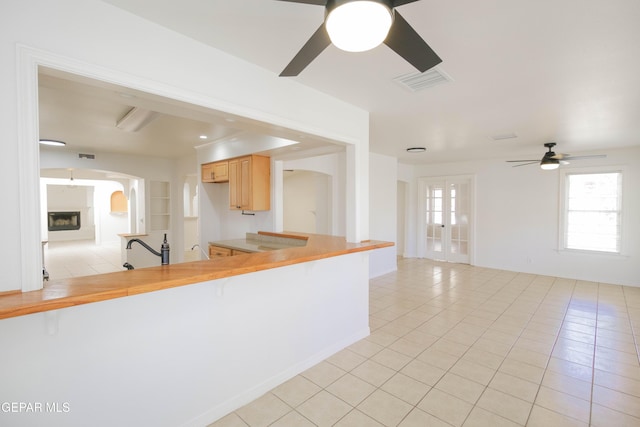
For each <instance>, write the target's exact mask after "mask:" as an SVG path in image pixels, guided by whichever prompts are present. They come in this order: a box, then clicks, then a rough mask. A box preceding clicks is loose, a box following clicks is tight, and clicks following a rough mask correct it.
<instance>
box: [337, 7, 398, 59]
mask: <svg viewBox="0 0 640 427" xmlns="http://www.w3.org/2000/svg"><path fill="white" fill-rule="evenodd" d="M392 22H393V12H392V11H391V9H389V8H388V7H387V6H385V5H384V4H382V3H378V2H375V1H367V0H357V1H353V2H349V3H345V4H343V5H340V6H338V7H336V8H335V9H333V10H332V11H331V12H329V15H328V16H327V19H326V28H327V33H329V38H330V39H331V43H333V44H334V45H335V46H336V47H337V48H338V49H342V50H346V51H347V52H364V51H366V50H370V49H373V48H374V47H376V46H378V45H379V44H380V43H382V42H383V41H384V39H385V38H387V34H389V28H391V23H392Z"/></svg>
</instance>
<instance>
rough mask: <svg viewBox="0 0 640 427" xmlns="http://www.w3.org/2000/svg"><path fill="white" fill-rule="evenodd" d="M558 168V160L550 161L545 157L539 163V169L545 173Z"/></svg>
mask: <svg viewBox="0 0 640 427" xmlns="http://www.w3.org/2000/svg"><path fill="white" fill-rule="evenodd" d="M559 166H560V160H558V159H552V158H550V157H547V156H545V157H544V158H543V159H542V161H541V162H540V168H541V169H543V170H546V171H551V170H554V169H558V167H559Z"/></svg>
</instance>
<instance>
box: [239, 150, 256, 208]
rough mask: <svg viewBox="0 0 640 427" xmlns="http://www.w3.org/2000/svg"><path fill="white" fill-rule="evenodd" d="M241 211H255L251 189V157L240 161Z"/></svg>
mask: <svg viewBox="0 0 640 427" xmlns="http://www.w3.org/2000/svg"><path fill="white" fill-rule="evenodd" d="M239 191H240V197H239V198H240V209H247V210H251V209H253V203H251V202H252V194H253V193H252V191H253V190H252V188H251V157H247V158H244V159H240V189H239Z"/></svg>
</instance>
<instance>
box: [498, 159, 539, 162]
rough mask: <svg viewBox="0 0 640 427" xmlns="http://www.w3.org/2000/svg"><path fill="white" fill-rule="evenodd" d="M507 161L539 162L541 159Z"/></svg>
mask: <svg viewBox="0 0 640 427" xmlns="http://www.w3.org/2000/svg"><path fill="white" fill-rule="evenodd" d="M505 161H506V162H539V161H540V160H531V159H529V160H505Z"/></svg>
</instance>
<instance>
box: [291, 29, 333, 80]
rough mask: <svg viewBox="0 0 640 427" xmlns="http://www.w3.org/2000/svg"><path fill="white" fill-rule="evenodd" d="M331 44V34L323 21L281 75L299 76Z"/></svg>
mask: <svg viewBox="0 0 640 427" xmlns="http://www.w3.org/2000/svg"><path fill="white" fill-rule="evenodd" d="M330 44H331V39H329V34H328V33H327V29H326V28H325V26H324V23H323V24H322V25H320V28H318V29H317V30H316V32H315V33H313V35H312V36H311V38H310V39H309V40H307V42H306V43H305V45H304V46H302V49H300V51H299V52H298V53H297V54H296V56H294V57H293V59H292V60H291V62H289V65H287V66H286V67H285V69H284V70H282V72H281V73H280V77H292V76H297V75H298V74H300V72H301V71H302V70H304V69H305V68H306V66H307V65H309V64H310V63H311V61H313V60H314V59H315V58H316V56H318V55H320V54H321V53H322V51H323V50H325V49H326V48H327V46H329V45H330Z"/></svg>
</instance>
